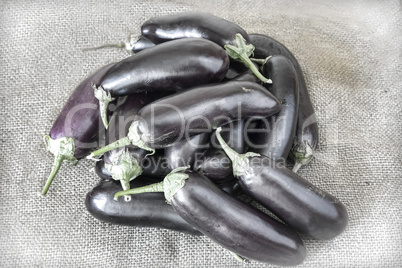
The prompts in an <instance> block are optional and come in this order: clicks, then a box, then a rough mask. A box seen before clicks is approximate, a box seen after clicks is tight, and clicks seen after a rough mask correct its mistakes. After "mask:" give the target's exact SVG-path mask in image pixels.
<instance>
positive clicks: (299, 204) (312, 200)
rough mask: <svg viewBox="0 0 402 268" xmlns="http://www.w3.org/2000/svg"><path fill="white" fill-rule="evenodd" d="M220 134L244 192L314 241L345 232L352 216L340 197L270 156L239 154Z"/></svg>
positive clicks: (330, 237) (218, 130)
mask: <svg viewBox="0 0 402 268" xmlns="http://www.w3.org/2000/svg"><path fill="white" fill-rule="evenodd" d="M216 132H217V137H218V139H219V141H220V143H221V145H222V147H223V148H224V150H225V152H226V153H227V155H228V156H229V157H230V159H231V160H232V163H233V174H234V175H235V176H236V177H237V178H238V180H239V184H240V187H241V188H242V190H243V192H245V193H246V194H248V195H250V196H251V197H252V198H254V199H255V200H256V201H257V202H259V203H260V204H261V205H263V206H265V207H266V208H267V209H269V210H270V211H272V212H273V213H274V214H275V215H276V216H277V217H278V218H280V219H281V220H282V221H283V222H285V223H286V224H287V225H289V226H290V227H291V228H293V229H294V230H296V231H298V232H301V233H303V234H306V235H308V236H310V237H312V238H315V239H332V238H334V237H336V236H337V235H339V234H341V233H342V232H343V230H344V229H345V228H346V225H347V223H348V213H347V211H346V208H345V206H344V205H343V204H342V203H341V202H340V201H339V200H338V199H337V198H335V197H334V196H332V195H330V194H329V193H327V192H325V191H323V190H320V189H319V188H317V187H316V186H314V185H313V184H311V183H309V182H308V181H306V180H305V179H303V178H302V177H300V176H299V175H297V174H296V173H295V172H293V171H292V170H290V169H287V168H286V166H284V165H283V164H281V163H277V162H275V161H274V160H272V159H270V158H269V157H266V156H263V155H260V154H257V153H252V152H248V153H246V154H238V153H237V152H236V151H234V150H232V149H231V148H230V147H229V146H227V144H226V143H225V141H224V140H223V139H222V137H220V135H219V132H220V128H218V129H217V130H216Z"/></svg>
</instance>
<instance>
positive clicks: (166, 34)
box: [141, 12, 272, 83]
mask: <svg viewBox="0 0 402 268" xmlns="http://www.w3.org/2000/svg"><path fill="white" fill-rule="evenodd" d="M141 34H142V36H143V37H145V38H147V39H148V40H150V41H151V42H153V43H155V44H160V43H163V42H166V41H171V40H177V39H181V38H204V39H208V40H211V41H212V42H214V43H216V44H218V45H220V46H221V47H223V48H225V50H226V52H227V53H228V55H229V57H230V58H232V59H233V60H235V61H240V62H242V63H243V64H244V65H246V66H247V67H248V68H250V69H251V70H252V72H253V73H254V74H255V75H256V76H257V77H258V78H259V79H260V80H261V81H262V82H264V83H271V82H272V81H271V80H270V79H268V78H266V77H264V76H263V75H262V74H261V73H260V72H259V70H258V68H256V67H255V66H254V64H253V63H252V62H251V60H250V58H249V57H250V56H251V55H252V54H253V51H254V46H253V45H251V44H250V38H249V36H248V34H247V32H246V31H245V30H244V29H243V28H241V27H240V26H239V25H237V24H235V23H233V22H230V21H228V20H225V19H223V18H219V17H216V16H214V15H212V14H209V13H199V12H183V13H178V14H174V15H166V16H158V17H153V18H150V19H149V20H147V21H146V22H144V23H143V24H142V26H141Z"/></svg>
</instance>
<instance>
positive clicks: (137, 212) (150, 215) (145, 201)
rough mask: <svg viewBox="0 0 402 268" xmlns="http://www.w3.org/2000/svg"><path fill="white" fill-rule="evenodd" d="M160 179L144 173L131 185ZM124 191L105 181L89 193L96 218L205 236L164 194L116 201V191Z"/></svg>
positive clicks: (87, 203)
mask: <svg viewBox="0 0 402 268" xmlns="http://www.w3.org/2000/svg"><path fill="white" fill-rule="evenodd" d="M158 181H160V180H155V179H150V178H146V177H144V176H140V177H138V178H137V179H135V180H133V181H131V182H130V187H132V188H135V187H142V186H145V185H148V184H151V183H155V182H158ZM120 190H121V186H120V184H119V183H118V182H116V181H114V180H101V181H100V182H99V183H98V185H96V186H95V187H94V188H93V189H92V190H91V191H90V192H88V193H87V195H86V198H85V206H86V208H87V210H88V212H89V213H90V214H91V215H92V216H94V217H95V218H96V219H98V220H100V221H103V222H108V223H112V224H119V225H129V226H138V227H140V226H141V227H157V228H165V229H171V230H175V231H180V232H184V233H188V234H192V235H201V233H200V232H199V231H197V229H195V228H194V227H193V226H192V225H190V224H188V223H187V222H186V221H185V220H183V219H182V218H181V217H180V216H179V215H178V214H177V213H176V212H175V211H174V210H173V208H172V206H170V205H168V204H167V203H166V200H165V197H164V195H163V194H162V193H147V194H143V195H136V196H133V197H132V200H131V201H130V202H125V201H123V200H122V199H121V200H119V201H116V200H113V198H114V194H115V193H116V192H118V191H120Z"/></svg>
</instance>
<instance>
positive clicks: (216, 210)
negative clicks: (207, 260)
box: [115, 169, 306, 265]
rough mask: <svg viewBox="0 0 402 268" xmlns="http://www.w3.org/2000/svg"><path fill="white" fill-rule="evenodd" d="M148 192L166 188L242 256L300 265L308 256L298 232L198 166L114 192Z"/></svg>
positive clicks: (205, 229)
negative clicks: (235, 195)
mask: <svg viewBox="0 0 402 268" xmlns="http://www.w3.org/2000/svg"><path fill="white" fill-rule="evenodd" d="M145 192H164V193H165V198H166V200H167V202H168V203H169V204H171V205H172V207H173V209H174V211H176V213H177V214H179V215H180V216H181V217H182V218H183V219H184V220H186V221H187V222H188V223H189V224H191V225H192V226H194V227H195V228H196V229H198V230H199V231H200V232H201V233H203V234H204V235H206V236H208V237H209V238H210V239H212V240H213V241H215V242H216V243H218V244H219V245H221V246H223V247H224V248H226V249H228V250H230V251H231V252H233V253H235V254H238V255H240V256H242V257H245V258H248V259H252V260H256V261H260V262H268V263H272V264H278V265H297V264H300V263H301V262H302V261H303V260H304V258H305V255H306V248H305V246H304V244H303V241H302V240H301V239H300V237H299V236H298V234H297V233H296V232H294V231H293V230H291V229H290V228H288V227H287V226H285V225H284V224H282V223H279V222H278V221H276V220H274V219H273V218H271V217H269V216H268V215H267V214H264V213H263V212H261V211H260V210H258V209H256V208H254V207H252V206H250V205H248V204H246V203H243V202H241V201H240V200H237V199H236V198H233V197H232V196H230V195H228V194H227V193H225V192H223V191H222V190H221V189H220V188H219V187H218V186H216V185H215V184H214V183H213V182H212V181H211V180H209V179H208V178H206V177H204V176H202V175H200V174H198V173H196V172H194V171H191V170H181V169H176V170H174V171H172V173H170V174H169V175H168V176H166V177H165V179H164V180H163V181H162V182H160V183H156V184H152V185H148V186H145V187H140V188H136V189H131V190H128V191H122V192H118V193H116V195H115V198H118V197H119V196H122V195H127V194H139V193H145Z"/></svg>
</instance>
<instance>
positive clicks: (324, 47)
mask: <svg viewBox="0 0 402 268" xmlns="http://www.w3.org/2000/svg"><path fill="white" fill-rule="evenodd" d="M181 11H205V12H210V13H212V14H215V15H217V16H220V17H223V18H225V19H228V20H231V21H233V22H235V23H238V24H239V25H241V26H242V27H243V28H244V29H245V30H246V31H247V32H248V33H262V34H267V35H269V36H271V37H273V38H275V39H277V40H279V41H280V42H282V43H283V44H285V45H286V46H287V47H288V48H289V49H290V50H291V51H292V52H293V53H294V55H295V56H296V57H297V59H298V60H299V62H300V64H301V66H302V69H303V72H304V74H305V78H306V82H307V86H308V88H309V91H310V94H311V98H312V101H313V103H314V107H315V110H316V114H317V118H318V122H319V128H320V143H319V149H318V151H317V154H316V158H315V160H314V161H313V162H312V163H311V164H310V165H308V166H306V167H303V168H302V169H301V170H300V174H301V175H302V176H303V177H304V178H306V179H307V180H309V181H310V182H312V183H314V184H316V185H317V186H319V187H320V188H322V189H323V190H326V191H328V192H330V193H332V194H333V195H335V196H336V197H338V198H339V199H340V200H341V201H342V202H343V203H344V204H345V205H346V207H347V209H348V212H349V216H350V222H349V225H348V227H347V229H346V230H345V232H344V233H343V234H342V235H340V236H339V237H337V238H335V239H333V240H330V241H316V240H311V239H307V238H305V237H303V238H304V241H305V244H306V246H307V249H308V255H307V258H306V260H305V261H304V263H303V264H302V265H300V267H400V264H401V263H402V256H401V252H402V224H401V207H402V201H401V200H402V198H401V196H402V189H401V184H402V183H401V174H402V163H401V160H402V159H401V153H400V150H401V149H402V146H401V143H402V142H401V138H400V134H401V132H402V128H401V126H402V124H401V123H402V119H401V118H402V112H401V109H402V108H401V103H402V98H401V88H402V83H401V81H402V77H401V69H402V66H401V64H402V59H401V57H402V55H401V44H402V38H401V35H402V31H401V30H402V20H401V19H402V17H401V2H400V1H398V0H393V1H374V0H373V1H370V0H369V1H363V0H361V1H360V0H355V1H332V0H325V1H321V0H308V1H290V0H287V1H279V0H274V1H263V0H260V1H248V0H247V1H230V0H229V1H228V0H226V1H220V0H217V1H197V2H195V1H194V2H193V1H190V0H181V1H167V0H166V1H133V0H119V1H74V0H69V1H57V2H51V1H43V0H39V1H32V0H27V1H22V0H21V1H4V0H3V1H1V3H0V25H1V27H0V36H1V37H0V53H1V54H0V55H1V61H0V70H1V72H0V81H1V88H0V90H1V94H0V100H1V105H0V118H1V124H0V129H1V132H0V142H1V154H0V165H1V169H0V187H1V188H0V200H1V201H0V252H1V258H0V266H1V267H99V268H100V267H105V268H106V267H108V268H109V267H272V266H271V265H268V264H261V263H257V262H250V263H247V264H242V263H239V262H238V261H236V260H235V259H234V258H233V256H232V255H230V254H229V253H228V252H227V251H226V250H224V249H222V248H221V247H220V246H218V245H217V244H215V243H213V242H212V241H211V240H210V239H208V238H205V237H192V236H189V235H185V234H181V233H177V232H173V231H169V230H160V229H152V228H133V227H122V226H115V225H111V224H106V223H102V222H100V221H97V220H96V219H94V218H93V217H92V216H91V215H90V214H89V213H88V212H87V211H86V209H85V206H84V199H85V195H86V193H87V192H88V191H89V190H90V189H91V188H92V187H93V186H94V185H95V184H96V183H97V181H98V179H97V177H96V175H95V174H94V172H93V166H94V163H93V162H92V161H89V160H84V161H80V162H79V163H78V164H77V165H76V166H71V165H68V164H65V165H63V167H62V168H61V170H60V172H59V174H58V176H57V177H56V179H55V181H54V183H53V184H52V186H51V188H50V191H49V193H48V195H47V196H46V197H41V196H40V191H41V189H42V187H43V185H44V183H45V180H46V177H47V175H48V174H49V172H50V167H51V164H52V162H53V156H52V155H51V154H50V153H49V152H47V151H46V150H45V147H44V144H43V141H42V138H43V135H45V134H47V133H48V131H49V129H50V127H51V126H52V122H53V121H54V120H55V118H56V116H57V114H58V112H59V111H60V110H61V108H62V106H63V105H64V102H65V101H66V99H67V98H68V96H69V95H70V94H71V92H72V90H73V89H74V88H75V86H76V85H78V83H79V82H80V81H81V80H82V79H83V78H85V76H87V75H88V74H90V73H91V72H93V71H94V70H96V69H98V68H99V67H101V66H103V65H105V64H107V63H110V62H114V61H117V60H120V59H123V58H124V57H126V56H127V55H128V54H127V53H126V52H125V51H122V50H118V49H104V50H101V51H91V52H85V53H84V52H82V51H81V50H82V49H83V48H86V47H91V46H96V45H100V44H104V43H114V42H119V41H121V40H124V39H125V38H126V37H127V36H128V34H130V33H139V31H140V30H139V29H140V25H141V24H142V23H143V22H144V21H145V20H147V19H148V18H150V17H153V16H158V15H165V14H173V13H177V12H181Z"/></svg>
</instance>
